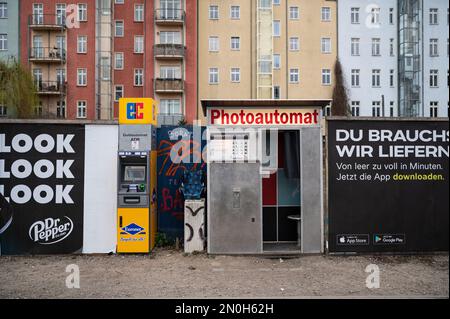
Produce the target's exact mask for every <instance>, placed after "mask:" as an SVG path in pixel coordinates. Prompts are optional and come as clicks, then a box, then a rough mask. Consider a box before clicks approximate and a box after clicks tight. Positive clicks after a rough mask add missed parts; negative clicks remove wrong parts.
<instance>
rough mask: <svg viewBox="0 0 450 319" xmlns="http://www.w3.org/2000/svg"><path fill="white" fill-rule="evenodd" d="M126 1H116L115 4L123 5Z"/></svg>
mask: <svg viewBox="0 0 450 319" xmlns="http://www.w3.org/2000/svg"><path fill="white" fill-rule="evenodd" d="M124 1H125V0H114V3H115V4H123V3H124Z"/></svg>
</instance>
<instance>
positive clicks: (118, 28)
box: [114, 21, 123, 37]
mask: <svg viewBox="0 0 450 319" xmlns="http://www.w3.org/2000/svg"><path fill="white" fill-rule="evenodd" d="M114 36H116V37H123V21H116V22H115V28H114Z"/></svg>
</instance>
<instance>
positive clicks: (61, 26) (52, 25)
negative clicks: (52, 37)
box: [28, 14, 66, 31]
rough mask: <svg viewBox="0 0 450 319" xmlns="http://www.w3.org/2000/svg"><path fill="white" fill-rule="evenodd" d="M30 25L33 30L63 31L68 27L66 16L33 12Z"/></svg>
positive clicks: (29, 20)
mask: <svg viewBox="0 0 450 319" xmlns="http://www.w3.org/2000/svg"><path fill="white" fill-rule="evenodd" d="M28 27H29V28H31V29H33V30H42V31H44V30H46V31H62V30H65V29H66V17H65V16H63V15H59V14H32V15H30V16H28Z"/></svg>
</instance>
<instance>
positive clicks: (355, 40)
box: [351, 38, 359, 56]
mask: <svg viewBox="0 0 450 319" xmlns="http://www.w3.org/2000/svg"><path fill="white" fill-rule="evenodd" d="M351 52H352V55H353V56H357V55H359V38H352V44H351Z"/></svg>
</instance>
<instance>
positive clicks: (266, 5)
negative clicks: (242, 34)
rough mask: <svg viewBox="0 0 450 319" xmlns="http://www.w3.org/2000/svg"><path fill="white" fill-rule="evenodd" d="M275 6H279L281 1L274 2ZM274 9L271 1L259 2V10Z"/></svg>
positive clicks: (263, 0) (274, 0) (260, 0)
mask: <svg viewBox="0 0 450 319" xmlns="http://www.w3.org/2000/svg"><path fill="white" fill-rule="evenodd" d="M273 4H274V5H279V4H280V1H279V0H273ZM271 7H272V3H271V1H270V0H258V8H259V9H270V8H271Z"/></svg>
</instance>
